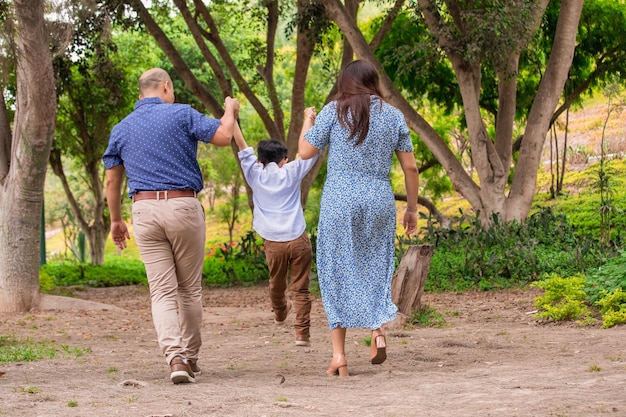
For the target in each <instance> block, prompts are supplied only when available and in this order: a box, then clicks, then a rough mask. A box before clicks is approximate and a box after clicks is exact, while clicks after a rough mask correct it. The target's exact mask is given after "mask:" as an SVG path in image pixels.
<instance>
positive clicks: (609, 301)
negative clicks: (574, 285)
mask: <svg viewBox="0 0 626 417" xmlns="http://www.w3.org/2000/svg"><path fill="white" fill-rule="evenodd" d="M603 295H604V297H603V298H601V299H600V300H598V302H597V303H596V305H598V306H599V307H600V313H601V314H602V327H603V328H608V327H613V326H615V325H616V324H624V323H626V293H625V292H623V291H622V289H621V288H616V289H615V291H614V292H613V293H608V292H607V291H603Z"/></svg>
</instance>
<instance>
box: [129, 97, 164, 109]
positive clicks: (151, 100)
mask: <svg viewBox="0 0 626 417" xmlns="http://www.w3.org/2000/svg"><path fill="white" fill-rule="evenodd" d="M164 103H165V102H164V101H163V100H161V98H160V97H146V98H142V99H141V100H138V101H137V102H135V109H137V108H138V107H140V106H143V105H144V104H164Z"/></svg>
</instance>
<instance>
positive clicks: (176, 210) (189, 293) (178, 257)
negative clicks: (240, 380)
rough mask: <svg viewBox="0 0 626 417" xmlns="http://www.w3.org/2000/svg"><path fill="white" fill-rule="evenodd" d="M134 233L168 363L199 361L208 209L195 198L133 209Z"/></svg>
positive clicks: (149, 202) (149, 203)
mask: <svg viewBox="0 0 626 417" xmlns="http://www.w3.org/2000/svg"><path fill="white" fill-rule="evenodd" d="M133 233H134V236H135V239H136V242H137V246H138V247H139V251H140V253H141V257H142V260H143V262H144V264H145V266H146V273H147V275H148V284H149V285H150V299H151V304H152V321H153V322H154V327H155V329H156V333H157V338H158V341H159V347H160V348H161V352H162V353H163V355H164V356H165V359H166V361H167V363H170V361H171V360H172V359H173V358H174V357H176V356H180V357H182V358H187V359H193V360H196V359H197V358H198V352H199V351H200V346H201V345H202V338H201V335H200V328H201V325H202V266H203V260H204V245H205V239H206V223H205V217H204V208H203V207H202V204H200V202H199V201H198V199H196V198H193V197H181V198H170V199H167V200H165V199H162V200H141V201H137V202H135V203H133Z"/></svg>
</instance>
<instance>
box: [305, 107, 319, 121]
mask: <svg viewBox="0 0 626 417" xmlns="http://www.w3.org/2000/svg"><path fill="white" fill-rule="evenodd" d="M316 117H317V114H316V112H315V107H307V108H306V109H304V121H305V122H306V121H307V120H310V121H312V122H313V123H315V118H316Z"/></svg>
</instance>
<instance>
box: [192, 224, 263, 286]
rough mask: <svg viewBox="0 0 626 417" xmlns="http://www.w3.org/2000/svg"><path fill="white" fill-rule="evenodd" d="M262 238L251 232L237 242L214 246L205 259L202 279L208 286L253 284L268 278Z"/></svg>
mask: <svg viewBox="0 0 626 417" xmlns="http://www.w3.org/2000/svg"><path fill="white" fill-rule="evenodd" d="M261 245H262V241H261V240H257V238H256V234H255V233H254V232H253V231H250V232H248V234H247V235H246V236H244V237H242V238H241V241H240V242H239V243H238V244H234V243H233V244H230V245H229V244H227V243H224V244H222V245H218V246H216V247H215V248H214V249H213V250H212V251H211V252H210V253H209V254H208V256H207V257H206V258H205V260H204V266H203V270H202V275H203V281H204V283H205V285H207V286H210V287H215V286H217V287H227V286H233V285H254V284H258V283H259V282H262V281H266V280H268V279H269V271H268V269H267V263H266V262H265V254H264V253H263V251H262V247H261Z"/></svg>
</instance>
